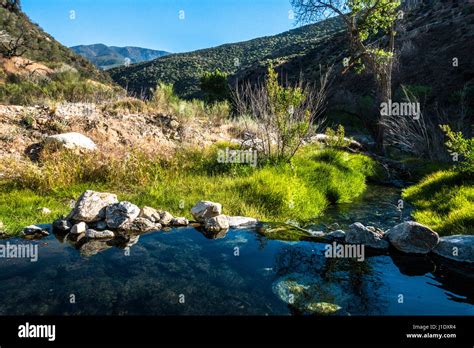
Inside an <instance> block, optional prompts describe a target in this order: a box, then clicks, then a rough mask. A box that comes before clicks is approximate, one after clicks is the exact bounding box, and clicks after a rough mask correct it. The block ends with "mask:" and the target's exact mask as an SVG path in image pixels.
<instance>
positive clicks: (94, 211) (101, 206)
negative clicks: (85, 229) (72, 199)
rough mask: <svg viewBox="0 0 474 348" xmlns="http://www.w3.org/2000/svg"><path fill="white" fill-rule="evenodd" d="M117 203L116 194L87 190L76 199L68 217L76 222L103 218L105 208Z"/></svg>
mask: <svg viewBox="0 0 474 348" xmlns="http://www.w3.org/2000/svg"><path fill="white" fill-rule="evenodd" d="M115 203H118V200H117V195H115V194H112V193H107V192H96V191H92V190H87V191H86V192H84V193H83V194H82V195H81V197H79V199H78V200H77V202H76V204H75V206H74V209H73V210H72V212H71V213H70V214H69V216H68V219H69V220H74V221H77V222H81V221H83V222H94V221H99V220H103V219H104V218H105V208H106V207H107V206H109V205H111V204H115Z"/></svg>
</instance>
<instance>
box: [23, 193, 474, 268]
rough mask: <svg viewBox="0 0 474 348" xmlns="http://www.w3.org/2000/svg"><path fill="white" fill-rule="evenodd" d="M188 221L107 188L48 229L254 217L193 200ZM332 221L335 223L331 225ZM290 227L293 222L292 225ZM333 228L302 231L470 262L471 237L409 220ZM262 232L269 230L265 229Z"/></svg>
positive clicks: (125, 231) (253, 222) (95, 231)
mask: <svg viewBox="0 0 474 348" xmlns="http://www.w3.org/2000/svg"><path fill="white" fill-rule="evenodd" d="M191 215H192V216H193V218H194V221H189V220H188V219H187V218H185V217H175V216H173V215H172V214H171V213H169V212H167V211H165V210H158V209H155V208H152V207H147V206H145V207H143V208H139V207H138V206H136V205H135V204H133V203H130V202H127V201H121V202H120V201H119V200H118V198H117V196H116V195H115V194H112V193H107V192H96V191H91V190H88V191H86V192H84V193H83V194H82V195H81V196H80V197H79V199H78V200H77V202H76V203H75V206H74V208H73V209H72V211H71V212H70V213H69V215H68V216H67V217H65V218H62V219H58V220H56V221H54V222H53V230H54V231H55V232H57V233H62V234H64V235H66V238H68V239H70V240H73V241H74V242H76V243H77V242H79V241H81V240H84V241H91V240H92V241H94V240H100V241H108V240H113V239H117V240H125V242H126V244H129V243H130V241H132V242H133V241H135V243H136V241H138V238H137V237H138V236H139V235H140V234H142V233H145V232H150V231H160V230H163V229H168V228H170V227H185V226H188V225H192V226H193V227H195V228H197V229H199V230H200V231H201V232H202V233H203V234H204V235H205V236H206V237H207V238H210V239H217V238H223V237H224V236H225V235H226V233H227V231H228V230H229V229H230V228H239V227H256V226H257V225H259V221H258V220H257V219H254V218H250V217H242V216H227V215H225V214H223V213H222V205H221V204H220V203H215V202H210V201H199V202H198V203H196V204H195V205H194V206H193V207H192V209H191ZM336 225H337V224H336ZM293 227H294V226H293ZM338 227H339V226H333V228H332V231H330V232H328V233H325V232H322V231H308V230H304V229H301V228H299V229H300V230H302V231H304V232H305V233H307V234H308V237H310V238H311V239H314V240H317V241H321V242H325V243H333V242H336V243H339V244H346V245H363V246H364V247H366V248H367V249H369V250H372V251H374V250H375V251H382V252H384V251H388V250H389V249H390V248H394V249H396V250H397V251H398V252H401V253H405V254H408V255H426V254H430V253H433V254H436V255H437V256H441V257H443V258H446V259H449V260H451V261H457V262H462V263H469V264H472V263H474V236H472V235H455V236H446V237H439V235H438V234H437V233H436V232H435V231H433V230H431V229H430V228H429V227H427V226H424V225H422V224H419V223H417V222H414V221H406V222H402V223H400V224H398V225H396V226H394V227H392V228H390V229H389V230H387V231H383V230H381V229H379V228H376V227H373V226H364V225H363V224H362V223H360V222H356V223H353V224H352V225H350V226H349V228H348V230H347V231H343V230H341V229H338ZM265 233H271V230H269V231H268V232H264V234H265ZM48 234H49V232H48V231H47V230H46V229H44V228H41V227H39V226H36V225H32V226H28V227H25V229H24V230H23V231H22V233H21V237H23V238H26V239H40V238H43V237H45V236H47V235H48Z"/></svg>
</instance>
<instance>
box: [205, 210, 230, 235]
mask: <svg viewBox="0 0 474 348" xmlns="http://www.w3.org/2000/svg"><path fill="white" fill-rule="evenodd" d="M204 228H205V229H206V230H207V231H209V232H219V231H225V230H227V229H229V220H228V219H227V216H225V215H223V214H221V215H217V216H213V217H211V218H208V219H207V220H206V221H205V223H204Z"/></svg>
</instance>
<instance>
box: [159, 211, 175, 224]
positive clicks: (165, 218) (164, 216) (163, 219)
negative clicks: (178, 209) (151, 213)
mask: <svg viewBox="0 0 474 348" xmlns="http://www.w3.org/2000/svg"><path fill="white" fill-rule="evenodd" d="M172 220H173V215H171V214H170V213H168V212H167V211H162V212H160V224H162V225H164V226H168V225H169V224H170V223H171V221H172Z"/></svg>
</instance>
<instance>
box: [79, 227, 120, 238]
mask: <svg viewBox="0 0 474 348" xmlns="http://www.w3.org/2000/svg"><path fill="white" fill-rule="evenodd" d="M86 237H87V238H90V239H110V238H114V237H115V234H114V233H113V232H112V231H109V230H105V231H96V230H92V229H88V230H87V231H86Z"/></svg>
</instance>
